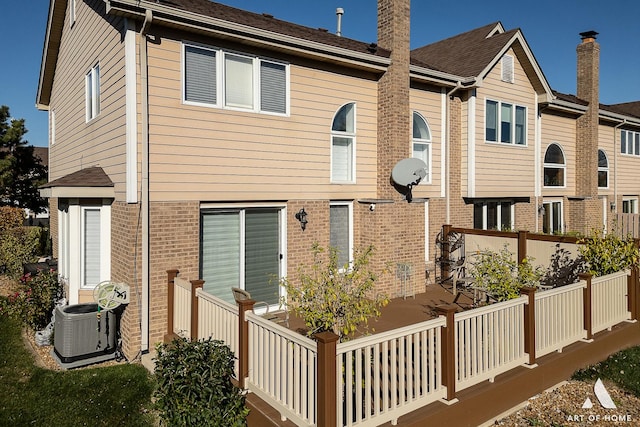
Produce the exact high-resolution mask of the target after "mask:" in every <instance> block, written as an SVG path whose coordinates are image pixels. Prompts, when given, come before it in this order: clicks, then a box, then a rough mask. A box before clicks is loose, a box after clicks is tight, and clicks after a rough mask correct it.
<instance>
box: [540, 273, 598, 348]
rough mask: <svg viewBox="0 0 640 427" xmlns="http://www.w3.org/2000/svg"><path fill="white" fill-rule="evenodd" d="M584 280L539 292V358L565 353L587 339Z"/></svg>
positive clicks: (585, 284) (585, 285)
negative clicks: (568, 348)
mask: <svg viewBox="0 0 640 427" xmlns="http://www.w3.org/2000/svg"><path fill="white" fill-rule="evenodd" d="M586 287H587V283H586V282H585V281H584V280H581V281H579V282H578V283H574V284H572V285H567V286H562V287H559V288H555V289H550V290H547V291H544V292H536V295H535V311H536V342H535V345H536V357H541V356H544V355H545V354H549V353H551V352H554V351H558V352H560V351H562V349H563V348H564V347H566V346H568V345H569V344H573V343H574V342H577V341H579V340H581V339H585V338H587V334H586V331H585V328H584V289H586Z"/></svg>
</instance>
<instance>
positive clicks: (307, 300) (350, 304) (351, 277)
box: [280, 243, 389, 340]
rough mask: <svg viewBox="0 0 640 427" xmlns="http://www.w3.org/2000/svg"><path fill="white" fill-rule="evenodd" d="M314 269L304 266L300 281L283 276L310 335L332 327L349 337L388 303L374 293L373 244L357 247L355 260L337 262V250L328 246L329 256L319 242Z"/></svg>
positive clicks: (291, 301)
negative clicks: (309, 269) (362, 247)
mask: <svg viewBox="0 0 640 427" xmlns="http://www.w3.org/2000/svg"><path fill="white" fill-rule="evenodd" d="M312 251H313V265H312V266H311V272H307V271H306V270H305V269H304V268H301V269H300V270H299V272H298V276H299V277H298V279H299V283H292V282H290V281H289V280H288V279H286V278H285V279H282V280H281V282H280V284H281V285H282V286H284V288H285V289H286V291H287V300H288V304H287V305H288V307H289V308H290V309H291V310H292V311H293V312H294V313H296V314H297V315H298V316H300V317H301V318H302V319H303V320H304V323H305V325H306V326H307V328H308V335H313V334H315V333H317V332H323V331H333V332H334V333H335V334H336V335H338V336H340V339H341V340H344V339H346V337H347V336H348V335H350V334H353V333H354V332H356V330H357V329H358V328H359V327H362V328H364V329H366V327H367V325H368V320H369V318H372V317H373V318H377V317H379V316H380V307H384V306H385V305H387V304H388V303H389V298H388V297H387V296H386V295H383V294H375V281H376V280H377V276H376V275H375V274H374V273H373V272H372V271H371V269H370V268H369V259H370V258H371V255H372V254H373V246H369V247H367V248H365V249H364V250H356V251H355V253H354V260H353V263H351V264H348V265H344V266H341V265H338V251H337V250H336V249H335V248H329V253H328V259H327V256H324V249H323V248H322V247H320V246H319V245H318V244H317V243H315V244H314V245H313V246H312Z"/></svg>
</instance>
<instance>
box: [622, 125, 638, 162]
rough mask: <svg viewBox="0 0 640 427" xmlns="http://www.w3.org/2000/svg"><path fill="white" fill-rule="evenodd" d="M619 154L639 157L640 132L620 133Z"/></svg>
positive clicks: (625, 131)
mask: <svg viewBox="0 0 640 427" xmlns="http://www.w3.org/2000/svg"><path fill="white" fill-rule="evenodd" d="M620 153H621V154H624V155H629V156H640V132H634V131H631V130H621V131H620Z"/></svg>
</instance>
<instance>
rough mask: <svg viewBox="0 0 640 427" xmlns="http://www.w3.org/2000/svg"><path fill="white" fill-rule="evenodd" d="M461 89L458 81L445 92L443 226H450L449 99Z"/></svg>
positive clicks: (460, 83)
mask: <svg viewBox="0 0 640 427" xmlns="http://www.w3.org/2000/svg"><path fill="white" fill-rule="evenodd" d="M460 88H462V82H461V81H460V80H458V81H457V82H456V85H455V87H454V88H453V89H451V90H450V91H449V92H447V95H446V97H447V99H446V106H445V111H444V115H445V120H446V123H447V128H446V131H445V132H446V139H445V141H446V142H447V146H446V147H445V148H446V153H445V158H446V165H445V168H446V173H445V181H446V185H445V187H446V191H445V202H446V209H445V212H446V217H445V224H451V120H450V117H449V109H450V108H451V103H450V102H449V101H450V100H451V97H452V96H453V94H454V93H455V92H456V91H457V90H458V89H460Z"/></svg>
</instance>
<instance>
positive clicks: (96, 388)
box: [0, 316, 154, 426]
mask: <svg viewBox="0 0 640 427" xmlns="http://www.w3.org/2000/svg"><path fill="white" fill-rule="evenodd" d="M20 328H21V326H20V324H19V323H17V322H15V321H13V320H10V319H8V318H7V317H5V316H0V426H27V425H29V426H33V425H35V426H123V425H126V426H153V425H154V418H153V416H152V415H151V412H150V408H151V393H152V391H153V387H154V383H153V381H154V380H153V377H152V376H151V375H150V374H149V372H148V371H147V370H146V369H145V368H144V367H142V366H141V365H135V364H122V365H114V366H108V367H99V368H87V369H78V370H71V371H50V370H47V369H42V368H39V367H36V366H35V364H34V360H33V355H32V354H31V353H30V352H28V351H27V350H26V348H25V346H24V343H23V341H22V337H21V333H20Z"/></svg>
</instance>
